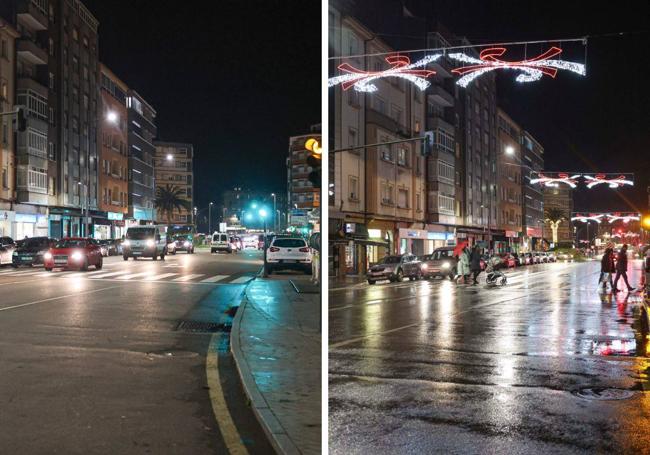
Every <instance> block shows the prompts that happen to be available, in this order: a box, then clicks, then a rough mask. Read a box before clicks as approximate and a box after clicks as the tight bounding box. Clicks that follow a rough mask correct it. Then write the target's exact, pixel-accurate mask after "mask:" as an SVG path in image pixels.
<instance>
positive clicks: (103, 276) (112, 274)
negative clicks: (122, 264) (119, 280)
mask: <svg viewBox="0 0 650 455" xmlns="http://www.w3.org/2000/svg"><path fill="white" fill-rule="evenodd" d="M115 275H124V272H110V273H102V274H100V275H95V276H91V277H89V278H106V277H109V276H115Z"/></svg>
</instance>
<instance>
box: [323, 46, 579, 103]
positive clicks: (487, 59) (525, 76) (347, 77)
mask: <svg viewBox="0 0 650 455" xmlns="http://www.w3.org/2000/svg"><path fill="white" fill-rule="evenodd" d="M572 41H581V42H582V43H583V45H584V46H585V61H586V44H587V39H586V38H579V39H565V40H553V41H551V40H546V41H518V42H512V43H500V44H499V46H498V47H495V46H496V45H494V44H491V45H466V46H454V47H445V48H437V49H417V50H409V51H400V52H399V53H396V52H391V53H376V54H362V55H350V56H341V57H337V58H359V57H369V56H385V55H387V54H391V55H388V56H386V57H385V60H386V62H387V63H388V64H389V65H392V66H391V67H390V68H388V69H386V70H381V71H366V70H364V69H360V68H356V67H354V66H352V65H351V64H349V63H347V62H345V63H342V64H340V65H338V66H337V68H338V70H339V71H341V72H342V73H345V74H340V75H338V76H334V77H331V78H329V79H328V87H334V86H336V85H339V84H340V85H341V86H342V88H343V90H349V89H350V88H354V90H356V91H358V92H375V91H377V86H376V85H374V84H372V83H371V82H372V81H375V80H378V79H383V78H391V77H397V78H401V79H405V80H407V81H410V82H412V83H413V84H414V85H415V87H417V88H418V89H419V90H422V91H424V90H426V88H427V87H429V85H431V82H430V81H428V80H427V79H428V78H430V77H431V76H433V75H435V74H436V72H435V71H433V70H426V69H415V68H424V67H426V66H427V65H428V64H430V63H433V62H436V61H438V60H439V59H440V58H441V57H443V56H446V57H448V58H449V59H451V60H453V61H457V62H460V63H470V64H471V65H467V66H461V67H459V68H454V69H452V70H451V71H452V73H454V74H458V75H460V76H461V77H460V78H459V79H458V80H457V81H456V84H457V85H459V86H461V87H467V86H468V85H469V84H470V83H471V82H472V81H474V80H476V79H478V78H479V77H480V76H482V75H484V74H487V73H489V72H492V71H496V70H515V71H518V72H520V73H521V74H519V75H518V76H517V77H516V78H515V80H516V81H517V82H520V83H526V82H534V81H538V80H540V79H541V78H542V77H543V76H544V75H546V76H549V77H552V78H555V76H556V75H557V73H558V70H565V71H570V72H573V73H575V74H579V75H581V76H585V75H586V74H587V68H586V65H585V64H583V63H577V62H570V61H565V60H558V59H553V57H556V56H558V55H560V54H561V53H562V49H561V48H559V47H557V46H551V47H550V48H549V49H547V50H546V51H544V52H542V53H541V54H539V55H537V56H535V57H533V58H525V59H523V60H512V61H508V60H504V59H501V58H500V57H502V56H503V55H504V54H506V53H507V51H508V49H507V48H506V47H503V45H512V46H514V45H528V44H536V43H537V44H539V43H556V44H557V43H562V42H572ZM482 47H488V48H486V49H483V50H482V51H481V52H480V54H479V58H475V57H472V56H471V55H468V54H466V53H464V52H452V53H448V51H450V50H455V49H474V48H482ZM441 51H442V52H441ZM415 52H418V53H419V52H424V53H428V52H434V53H433V54H430V55H426V56H425V57H424V58H422V59H420V60H418V61H416V62H415V63H411V60H410V58H409V57H407V56H405V55H403V54H409V53H415Z"/></svg>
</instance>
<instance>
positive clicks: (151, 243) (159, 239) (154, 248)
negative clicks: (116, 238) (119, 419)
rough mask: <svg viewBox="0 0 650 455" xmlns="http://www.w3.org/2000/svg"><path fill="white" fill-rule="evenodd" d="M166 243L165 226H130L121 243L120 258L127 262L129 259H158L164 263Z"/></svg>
mask: <svg viewBox="0 0 650 455" xmlns="http://www.w3.org/2000/svg"><path fill="white" fill-rule="evenodd" d="M167 243H168V242H167V227H166V226H162V225H158V226H132V227H130V228H129V229H128V230H127V231H126V239H125V240H124V242H122V258H123V259H124V260H125V261H127V260H128V259H129V258H130V257H132V258H133V260H136V259H138V258H139V257H150V258H152V259H153V260H154V261H155V260H157V259H158V257H160V259H162V260H163V261H164V260H165V255H166V254H167Z"/></svg>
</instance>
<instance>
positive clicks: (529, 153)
mask: <svg viewBox="0 0 650 455" xmlns="http://www.w3.org/2000/svg"><path fill="white" fill-rule="evenodd" d="M521 137H522V143H521V150H522V154H523V160H522V165H521V173H522V179H521V183H522V187H523V191H522V194H523V202H522V208H523V218H522V232H523V236H524V237H523V242H522V246H523V248H524V250H525V251H533V250H538V249H541V246H542V245H541V240H542V232H543V229H544V194H543V192H542V187H541V186H540V185H539V184H538V185H533V184H531V183H530V181H531V179H533V178H535V176H537V173H539V172H540V171H543V170H544V148H543V147H542V145H541V144H540V143H539V142H537V141H536V140H535V138H534V137H533V135H532V134H530V132H528V131H526V130H523V131H522V136H521Z"/></svg>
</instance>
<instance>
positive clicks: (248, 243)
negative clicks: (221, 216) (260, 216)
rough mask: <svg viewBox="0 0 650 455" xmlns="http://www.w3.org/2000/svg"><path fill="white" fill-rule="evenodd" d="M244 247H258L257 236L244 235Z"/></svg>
mask: <svg viewBox="0 0 650 455" xmlns="http://www.w3.org/2000/svg"><path fill="white" fill-rule="evenodd" d="M244 248H245V249H248V248H253V249H257V248H258V239H257V236H255V235H249V236H247V237H244Z"/></svg>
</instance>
